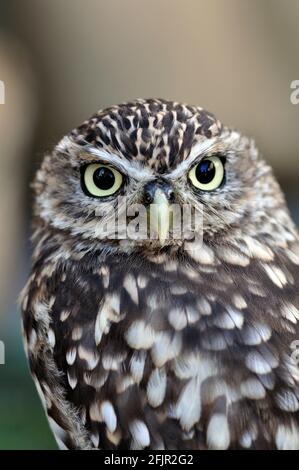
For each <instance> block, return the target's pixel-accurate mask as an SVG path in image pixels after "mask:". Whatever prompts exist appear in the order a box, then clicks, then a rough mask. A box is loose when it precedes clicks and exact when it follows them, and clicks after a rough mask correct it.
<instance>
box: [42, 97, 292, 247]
mask: <svg viewBox="0 0 299 470" xmlns="http://www.w3.org/2000/svg"><path fill="white" fill-rule="evenodd" d="M34 186H35V190H36V202H37V204H36V215H37V217H38V218H39V221H42V224H43V226H44V227H47V228H50V229H52V230H53V231H55V232H56V233H57V232H59V233H60V234H61V235H63V236H65V239H66V240H68V241H74V244H73V246H76V247H77V248H78V249H80V250H91V249H94V248H95V247H100V246H101V247H104V246H105V247H106V248H107V249H111V250H112V249H117V250H119V251H126V252H128V251H130V250H131V249H134V248H135V247H136V245H138V247H139V248H140V249H143V248H146V249H151V250H161V249H163V250H166V249H167V248H170V249H174V248H175V247H179V248H182V247H184V244H187V243H189V242H190V237H192V235H195V236H197V237H199V238H201V237H203V238H204V240H205V241H207V242H208V243H209V242H210V243H213V241H214V240H219V239H221V237H225V236H227V234H229V233H232V232H233V231H237V233H238V236H239V235H240V233H241V234H242V233H245V234H246V231H250V230H251V229H252V227H254V228H255V230H256V227H257V226H258V225H259V224H261V221H263V220H265V219H266V218H267V217H270V215H271V211H272V210H273V209H274V208H275V207H278V206H279V205H281V204H284V201H283V196H282V195H281V192H280V190H279V187H278V185H277V183H276V181H275V179H274V177H273V175H272V172H271V169H270V167H269V166H268V165H267V164H266V163H265V162H264V160H263V159H262V158H261V157H260V156H259V153H258V151H257V149H256V147H255V145H254V143H253V141H252V140H250V139H248V138H246V137H243V136H242V135H240V134H239V133H238V132H236V131H234V130H230V129H228V128H226V127H224V126H223V125H222V124H221V123H220V121H218V120H217V119H216V118H215V117H214V116H213V115H212V114H211V113H209V112H207V111H204V110H203V109H202V108H198V107H194V106H188V105H182V104H179V103H176V102H170V101H164V100H157V99H149V100H143V99H139V100H136V101H133V102H131V103H125V104H122V105H119V106H113V107H111V108H108V109H106V110H104V111H99V112H98V113H97V114H95V115H94V116H92V117H91V118H90V119H89V120H88V121H85V122H84V123H83V124H82V125H81V126H79V127H78V128H76V129H75V130H73V131H72V132H71V133H70V134H69V135H67V136H66V137H64V138H63V139H62V140H61V141H60V143H59V144H58V145H57V147H56V148H55V149H54V151H53V152H52V153H51V154H50V155H47V156H46V157H45V159H44V162H43V164H42V166H41V169H40V170H39V172H38V173H37V176H36V180H35V184H34ZM187 207H190V208H191V211H190V213H188V214H189V215H188V216H187V217H186V220H188V229H187V230H185V229H184V226H183V224H184V220H183V219H184V215H183V212H184V210H187V212H188V209H187ZM180 208H181V209H182V211H181V212H180V210H177V209H180ZM183 208H185V209H184V210H183ZM179 212H180V214H181V219H180V220H181V221H180V222H179V223H178V217H179V215H178V214H179ZM190 214H191V216H190ZM189 216H190V217H191V219H190V217H189ZM192 218H194V220H193V219H192ZM174 219H175V223H176V224H177V223H178V224H179V226H180V223H181V224H182V225H181V227H182V230H181V234H179V235H178V234H176V235H175V236H174V232H175V229H174V225H175V224H174ZM186 220H185V222H186ZM190 220H191V223H190ZM195 220H196V221H197V222H198V221H200V223H199V224H198V223H195V222H194V221H195ZM145 223H146V224H147V225H146V229H145V232H144V224H145ZM141 225H142V230H141V228H140V226H141ZM176 227H177V225H176ZM103 228H104V230H103ZM128 229H129V230H128ZM190 231H191V232H193V233H192V235H190ZM141 232H142V233H141ZM197 232H198V233H197ZM199 232H200V233H199ZM134 233H135V235H134ZM138 233H139V235H136V234H138ZM140 234H141V235H140ZM186 234H188V236H187V235H186ZM186 246H187V245H186Z"/></svg>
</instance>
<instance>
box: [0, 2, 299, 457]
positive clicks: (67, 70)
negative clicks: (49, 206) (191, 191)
mask: <svg viewBox="0 0 299 470" xmlns="http://www.w3.org/2000/svg"><path fill="white" fill-rule="evenodd" d="M298 24H299V0H286V1H283V2H282V1H281V0H210V1H209V2H207V1H205V0H184V1H183V0H151V1H150V2H149V1H146V0H26V1H23V0H7V1H4V0H0V80H2V81H3V82H4V83H5V92H6V96H5V104H3V105H0V296H1V309H0V340H2V341H4V342H5V346H6V364H5V365H0V449H52V448H55V447H56V446H55V444H54V441H53V438H52V437H51V435H50V432H49V430H48V427H47V423H46V419H45V417H44V414H43V411H42V408H41V405H40V403H39V400H38V398H37V395H36V392H35V389H34V387H33V385H32V382H31V379H30V377H29V373H28V371H27V366H26V361H25V358H24V353H23V347H22V341H21V335H20V318H19V310H18V307H17V303H16V299H17V296H18V293H19V291H20V289H21V287H22V285H23V284H24V281H25V278H26V275H27V273H28V270H29V266H30V244H29V242H28V239H29V234H30V207H31V195H30V189H29V182H30V180H31V179H32V176H33V174H34V172H35V170H36V168H37V167H38V164H39V162H40V160H41V158H42V155H43V154H44V152H45V151H47V150H48V149H51V148H52V146H53V145H54V144H55V143H56V142H57V141H58V139H60V138H61V136H62V135H63V134H64V133H65V132H67V131H69V130H70V129H71V128H73V127H75V126H76V125H77V124H79V123H80V122H81V121H83V120H84V119H85V118H87V117H88V116H89V115H91V114H92V113H93V112H95V111H96V110H97V109H98V108H103V107H105V106H107V105H110V104H115V103H118V102H122V101H126V100H129V99H131V98H135V97H164V98H169V99H175V100H177V101H183V102H188V103H190V104H198V105H201V106H204V107H206V108H207V109H209V110H211V111H213V112H215V113H216V114H217V115H218V116H219V118H220V119H222V120H223V121H224V122H226V123H228V124H230V125H233V126H234V127H238V128H240V129H242V130H243V131H244V132H245V133H247V134H249V135H251V136H254V137H255V138H256V140H257V142H258V145H259V147H260V148H261V150H262V151H263V153H264V154H265V155H266V157H267V159H268V160H269V161H270V162H271V164H272V166H273V167H274V169H275V172H276V174H277V177H278V178H279V180H280V183H281V185H282V186H283V188H284V190H285V192H286V195H287V199H288V202H289V206H290V209H291V211H292V214H293V216H294V218H295V219H296V220H297V222H298V221H299V200H298V197H299V186H298V173H299V162H298V157H299V126H298V124H299V105H297V106H296V105H293V104H291V101H290V94H291V89H290V84H291V82H292V81H293V80H296V79H297V80H299V57H298V50H299V28H298Z"/></svg>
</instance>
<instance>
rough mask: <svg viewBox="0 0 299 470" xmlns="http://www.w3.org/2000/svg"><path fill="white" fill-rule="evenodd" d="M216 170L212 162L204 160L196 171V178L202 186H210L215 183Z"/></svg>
mask: <svg viewBox="0 0 299 470" xmlns="http://www.w3.org/2000/svg"><path fill="white" fill-rule="evenodd" d="M215 173H216V169H215V165H214V163H213V162H212V161H211V160H203V161H202V162H200V163H199V164H198V165H197V167H196V170H195V174H196V178H197V179H198V181H199V182H200V183H202V184H208V183H210V182H211V181H213V179H214V177H215Z"/></svg>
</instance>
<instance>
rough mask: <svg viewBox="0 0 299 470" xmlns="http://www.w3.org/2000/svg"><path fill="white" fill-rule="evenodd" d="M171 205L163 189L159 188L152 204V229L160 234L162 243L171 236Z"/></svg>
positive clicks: (159, 237)
mask: <svg viewBox="0 0 299 470" xmlns="http://www.w3.org/2000/svg"><path fill="white" fill-rule="evenodd" d="M170 208H171V206H170V204H169V201H168V199H167V197H166V195H165V193H164V192H163V191H161V189H159V188H157V189H156V191H155V195H154V199H153V202H152V204H151V205H150V231H151V233H152V230H154V232H155V233H156V234H158V239H159V242H160V244H161V245H164V243H165V241H166V240H167V238H168V237H169V228H170V222H171V210H170Z"/></svg>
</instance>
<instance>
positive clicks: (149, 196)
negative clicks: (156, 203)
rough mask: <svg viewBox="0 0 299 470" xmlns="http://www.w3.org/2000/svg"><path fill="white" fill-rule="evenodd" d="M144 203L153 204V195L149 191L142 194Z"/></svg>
mask: <svg viewBox="0 0 299 470" xmlns="http://www.w3.org/2000/svg"><path fill="white" fill-rule="evenodd" d="M144 202H145V203H146V204H151V203H152V202H153V195H152V192H150V191H145V193H144Z"/></svg>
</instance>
